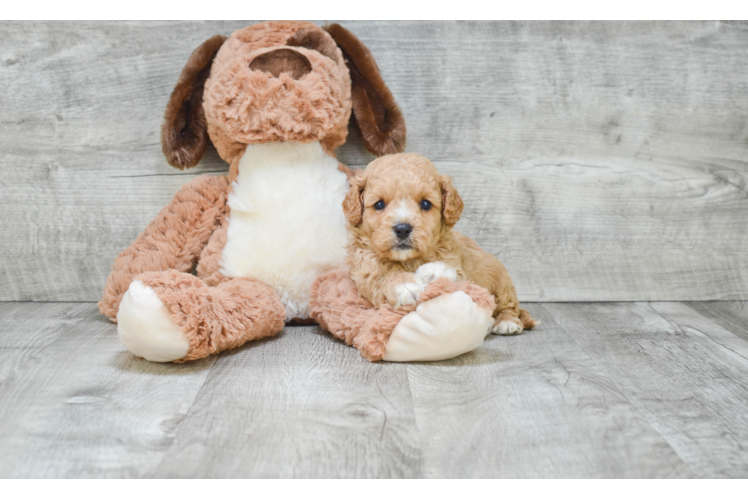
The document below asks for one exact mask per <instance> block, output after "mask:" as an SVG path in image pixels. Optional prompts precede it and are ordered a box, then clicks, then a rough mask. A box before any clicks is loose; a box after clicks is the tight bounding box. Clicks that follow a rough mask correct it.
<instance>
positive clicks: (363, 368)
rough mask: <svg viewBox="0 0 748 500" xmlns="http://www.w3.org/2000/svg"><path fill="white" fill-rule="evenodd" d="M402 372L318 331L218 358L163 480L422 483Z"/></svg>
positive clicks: (297, 332)
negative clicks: (384, 479)
mask: <svg viewBox="0 0 748 500" xmlns="http://www.w3.org/2000/svg"><path fill="white" fill-rule="evenodd" d="M420 475H421V449H420V442H419V437H418V432H417V429H416V422H415V416H414V414H413V405H412V402H411V397H410V389H409V387H408V377H407V374H406V367H405V366H404V365H398V364H388V363H376V364H375V363H370V362H368V361H366V360H365V359H364V358H363V357H362V356H361V355H360V354H359V352H358V351H356V350H355V349H353V348H351V347H348V346H346V345H345V344H343V343H342V342H339V341H337V340H334V339H332V338H331V336H329V335H327V334H323V333H322V332H321V331H320V330H319V329H318V328H316V327H296V328H286V329H285V330H284V332H283V333H282V334H281V336H280V337H279V338H274V339H269V340H267V341H262V342H259V343H254V344H251V345H248V346H247V347H246V348H243V349H241V350H240V351H237V352H235V353H229V354H227V355H223V356H221V358H220V359H219V360H218V362H217V363H216V364H215V366H214V367H213V369H212V370H211V373H210V376H209V377H208V379H207V380H206V383H205V385H204V386H203V388H202V389H201V391H200V394H199V395H198V397H197V399H196V400H195V404H194V405H193V407H192V409H191V410H190V412H189V413H188V415H187V416H186V417H185V419H184V420H183V421H182V423H181V424H180V426H179V431H178V433H177V436H176V439H175V441H174V444H173V445H172V446H171V448H170V450H169V452H168V453H167V454H166V455H165V456H164V458H163V461H162V462H161V465H160V467H159V468H158V470H157V472H156V476H157V477H217V478H230V477H240V478H267V477H270V478H273V477H332V478H366V477H373V478H377V477H388V478H390V477H395V478H403V477H419V476H420Z"/></svg>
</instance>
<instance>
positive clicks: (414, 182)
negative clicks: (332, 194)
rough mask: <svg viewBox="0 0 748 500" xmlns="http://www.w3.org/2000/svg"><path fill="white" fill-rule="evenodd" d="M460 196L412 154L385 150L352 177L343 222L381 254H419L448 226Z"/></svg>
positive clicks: (406, 257)
mask: <svg viewBox="0 0 748 500" xmlns="http://www.w3.org/2000/svg"><path fill="white" fill-rule="evenodd" d="M462 206H463V204H462V199H461V198H460V196H459V194H457V191H456V190H455V189H454V187H452V183H451V181H450V179H449V177H448V176H441V175H439V173H438V172H437V170H436V168H435V167H434V165H433V164H432V163H431V162H430V161H429V160H427V159H426V158H424V157H423V156H421V155H418V154H414V153H405V154H396V155H388V156H384V157H382V158H379V159H377V160H375V161H373V162H372V163H370V164H369V166H368V167H366V170H365V171H364V173H363V174H361V175H360V176H359V177H357V178H355V179H354V180H353V181H352V185H351V189H350V191H349V192H348V196H347V197H346V199H345V202H344V203H343V209H344V211H345V214H346V218H347V220H348V222H349V224H350V225H351V226H352V227H353V229H354V231H356V232H357V234H358V235H359V236H360V237H361V238H362V239H363V240H364V242H365V244H366V245H368V246H369V247H370V248H371V249H372V250H374V251H376V252H377V253H378V254H379V255H380V257H381V258H383V259H387V260H395V261H408V260H412V259H419V258H425V257H426V256H428V254H429V253H430V252H431V251H432V250H433V249H434V248H435V247H436V245H437V244H438V242H439V239H440V236H441V234H442V233H443V231H445V230H446V229H447V228H450V227H452V226H454V224H455V223H456V222H457V221H458V220H459V218H460V214H461V212H462Z"/></svg>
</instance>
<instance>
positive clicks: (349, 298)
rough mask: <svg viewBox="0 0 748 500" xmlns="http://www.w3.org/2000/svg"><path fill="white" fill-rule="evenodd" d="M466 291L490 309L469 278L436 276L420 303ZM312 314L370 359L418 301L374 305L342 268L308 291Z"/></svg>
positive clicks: (485, 296) (482, 291)
mask: <svg viewBox="0 0 748 500" xmlns="http://www.w3.org/2000/svg"><path fill="white" fill-rule="evenodd" d="M454 292H465V293H466V294H467V295H469V296H470V297H471V298H472V299H473V301H474V302H475V303H476V304H477V305H478V307H481V308H485V309H489V310H492V309H493V308H494V306H495V302H494V299H493V297H492V296H491V294H490V293H488V292H487V291H486V290H485V289H483V288H481V287H479V286H476V285H473V284H471V283H468V282H462V283H453V282H452V281H449V280H447V279H438V280H435V281H433V282H431V284H429V286H428V287H426V289H425V290H424V292H423V293H422V294H421V298H420V300H419V302H418V303H419V304H420V303H422V302H426V301H427V300H430V299H433V298H434V297H438V296H440V295H444V294H447V293H454ZM310 296H311V300H310V306H311V310H312V318H314V319H315V320H317V322H318V323H319V325H320V326H321V327H322V328H324V329H325V330H327V331H328V332H330V333H332V334H333V335H334V336H335V337H337V338H339V339H340V340H343V341H345V343H346V344H348V345H352V346H354V347H355V348H356V349H358V350H359V351H361V354H362V355H363V356H364V357H365V358H366V359H368V360H369V361H380V360H381V359H382V358H383V357H384V354H385V351H386V346H387V341H388V340H389V338H390V335H392V331H393V330H394V328H395V326H396V325H397V324H398V323H399V322H400V320H401V319H402V318H403V317H404V316H405V315H406V314H408V313H410V312H412V311H415V309H416V307H417V306H418V304H412V305H408V306H405V307H398V308H394V307H392V306H391V305H389V304H383V305H380V306H379V307H377V308H375V307H374V306H372V304H371V302H369V301H368V300H366V299H364V298H362V297H361V296H360V295H359V293H358V290H357V289H356V285H355V284H354V283H353V281H351V279H350V277H349V275H348V272H347V271H344V270H336V271H330V272H328V273H326V274H323V275H321V276H320V277H319V278H317V281H315V282H314V284H313V285H312V289H311V292H310Z"/></svg>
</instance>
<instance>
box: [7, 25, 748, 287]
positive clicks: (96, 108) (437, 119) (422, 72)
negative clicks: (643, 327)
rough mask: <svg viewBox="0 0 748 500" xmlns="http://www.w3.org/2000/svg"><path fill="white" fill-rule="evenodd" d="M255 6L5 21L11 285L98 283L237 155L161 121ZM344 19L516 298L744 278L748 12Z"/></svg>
mask: <svg viewBox="0 0 748 500" xmlns="http://www.w3.org/2000/svg"><path fill="white" fill-rule="evenodd" d="M250 23H252V22H251V21H246V22H237V21H232V22H109V23H101V22H75V23H73V22H2V23H0V87H1V88H2V89H3V91H2V92H0V192H2V195H1V196H0V227H1V228H2V229H0V234H2V238H0V280H2V282H3V286H2V287H0V300H6V301H8V300H35V301H42V300H51V301H95V300H98V299H99V297H100V293H101V289H102V286H103V283H104V280H105V278H106V275H107V273H108V269H109V266H110V265H111V263H112V261H113V259H114V257H115V256H116V254H117V253H118V252H120V251H121V250H122V249H124V248H125V247H126V246H127V245H128V244H129V243H130V242H131V241H132V240H133V239H134V238H135V237H136V236H137V234H138V233H139V232H140V231H141V230H142V229H143V228H144V227H145V225H146V224H147V223H148V222H149V221H150V220H151V219H152V218H153V217H154V215H155V214H156V213H157V212H158V211H159V210H160V209H161V208H162V207H163V206H164V205H165V204H166V203H167V202H168V201H169V199H170V198H171V196H172V195H173V194H174V192H175V191H176V190H177V189H179V187H180V186H181V185H183V184H184V183H185V182H187V181H188V180H190V179H191V178H193V177H194V176H195V175H197V174H199V173H201V172H215V171H223V170H224V169H225V165H224V164H223V162H222V161H221V160H220V159H219V158H218V157H217V155H216V154H215V152H214V151H210V152H209V153H208V155H207V157H206V158H205V159H204V160H203V162H202V164H201V165H200V166H199V167H198V168H197V169H195V170H194V171H189V172H184V173H180V172H177V171H175V170H173V169H171V168H170V167H169V166H168V165H167V164H166V162H165V160H164V159H163V157H162V154H161V151H160V145H159V126H160V122H161V117H162V113H163V108H164V105H165V103H166V100H167V98H168V96H169V94H170V92H171V90H172V88H173V85H174V83H175V82H176V79H177V77H178V75H179V72H180V70H181V68H182V66H183V64H184V62H185V61H186V59H187V57H188V56H189V54H190V53H191V51H192V50H193V49H194V48H195V47H197V46H198V45H199V44H200V43H201V42H202V41H204V40H205V39H207V38H208V37H209V36H211V35H214V34H217V33H222V34H229V33H231V32H232V31H233V30H234V29H237V28H240V27H242V26H245V25H247V24H250ZM320 24H322V23H320ZM343 24H344V25H345V26H347V27H349V28H350V29H351V30H352V31H353V32H355V33H356V34H357V35H358V36H359V37H360V38H361V39H362V40H363V41H364V42H365V43H366V44H367V45H368V46H369V47H370V49H371V50H372V52H373V54H374V55H375V57H376V59H377V61H378V63H379V66H380V68H381V70H382V73H383V76H384V78H385V80H386V81H387V83H388V84H389V86H390V88H391V89H392V91H393V93H394V95H395V97H396V99H397V101H398V102H399V103H400V105H401V107H402V109H403V111H404V113H405V117H406V120H407V123H408V133H409V140H408V150H409V151H415V152H419V153H422V154H424V155H426V156H428V157H430V158H432V159H433V160H435V162H436V163H437V166H438V167H439V168H440V169H441V170H442V171H443V172H445V173H448V174H451V175H452V176H454V178H455V181H456V185H457V187H458V188H459V190H460V191H461V193H462V195H463V197H464V199H465V202H466V210H465V213H464V216H463V220H462V221H461V222H460V223H459V226H458V227H459V228H460V229H462V230H463V231H464V232H465V233H467V234H468V235H470V236H473V237H475V238H476V239H477V240H478V242H479V243H480V244H482V245H483V246H484V247H485V248H486V249H487V250H489V251H491V252H494V253H496V254H497V255H498V256H499V257H500V258H501V259H502V261H503V262H504V263H505V265H506V266H507V267H508V269H509V270H510V272H511V274H512V276H513V277H514V280H515V284H516V285H517V288H518V291H519V295H520V299H521V300H525V301H533V300H534V301H546V302H553V301H589V300H604V301H614V300H618V301H635V300H662V301H666V300H678V301H680V300H694V301H695V300H713V299H729V300H734V299H743V300H745V299H748V231H746V221H747V220H748V195H747V194H746V176H747V175H748V163H747V160H748V155H747V154H746V152H747V151H748V24H746V23H739V22H738V23H733V22H600V23H591V22H496V23H488V22H459V23H455V22H427V23H426V22H344V23H343ZM339 157H340V159H341V160H342V161H344V162H346V163H348V164H350V165H355V166H363V165H365V164H366V163H367V162H368V161H370V160H371V159H372V158H371V157H370V156H368V155H367V154H366V153H364V151H363V148H361V146H360V144H359V143H358V141H357V140H355V139H352V140H351V141H349V143H348V144H346V145H345V146H343V147H342V148H341V150H340V151H339Z"/></svg>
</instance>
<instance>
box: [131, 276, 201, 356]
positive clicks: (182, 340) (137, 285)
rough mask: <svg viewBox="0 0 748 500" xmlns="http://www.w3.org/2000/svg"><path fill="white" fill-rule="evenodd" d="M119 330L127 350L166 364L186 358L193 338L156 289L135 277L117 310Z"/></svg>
mask: <svg viewBox="0 0 748 500" xmlns="http://www.w3.org/2000/svg"><path fill="white" fill-rule="evenodd" d="M117 333H118V334H119V339H120V341H121V342H122V344H123V345H124V346H125V347H126V348H127V350H128V351H130V352H131V353H133V354H135V355H136V356H140V357H142V358H145V359H147V360H148V361H157V362H159V363H165V362H168V361H174V360H175V359H180V358H183V357H185V356H186V355H187V352H188V351H189V350H190V341H189V339H188V338H187V336H186V335H185V334H184V333H182V331H181V329H180V328H179V325H177V324H176V323H175V322H174V320H173V319H172V318H171V316H170V315H169V312H168V311H167V310H166V307H165V306H164V304H163V303H162V302H161V299H159V298H158V295H156V292H154V291H153V289H152V288H151V287H149V286H146V285H145V284H144V283H143V282H142V281H140V280H135V281H133V282H132V283H130V287H129V288H128V289H127V292H125V295H124V296H123V297H122V302H121V303H120V306H119V311H118V312H117Z"/></svg>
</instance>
